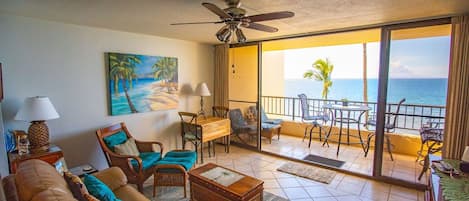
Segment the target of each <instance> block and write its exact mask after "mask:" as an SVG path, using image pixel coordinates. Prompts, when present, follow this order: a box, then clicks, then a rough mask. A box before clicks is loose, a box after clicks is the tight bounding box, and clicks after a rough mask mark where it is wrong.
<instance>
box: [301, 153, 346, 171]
mask: <svg viewBox="0 0 469 201" xmlns="http://www.w3.org/2000/svg"><path fill="white" fill-rule="evenodd" d="M303 160H305V161H311V162H315V163H320V164H323V165H327V166H331V167H336V168H340V167H342V165H344V164H345V161H339V160H334V159H330V158H325V157H322V156H318V155H314V154H308V155H307V156H305V157H304V158H303Z"/></svg>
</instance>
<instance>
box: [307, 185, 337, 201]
mask: <svg viewBox="0 0 469 201" xmlns="http://www.w3.org/2000/svg"><path fill="white" fill-rule="evenodd" d="M305 190H306V192H308V194H309V196H310V197H312V198H313V199H314V200H316V198H320V197H332V196H333V195H332V194H331V193H330V192H329V191H328V190H327V188H326V187H323V186H313V187H305Z"/></svg>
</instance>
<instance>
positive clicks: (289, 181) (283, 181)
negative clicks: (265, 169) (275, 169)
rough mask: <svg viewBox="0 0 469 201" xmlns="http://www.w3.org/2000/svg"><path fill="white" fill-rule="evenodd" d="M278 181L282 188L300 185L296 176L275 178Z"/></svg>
mask: <svg viewBox="0 0 469 201" xmlns="http://www.w3.org/2000/svg"><path fill="white" fill-rule="evenodd" d="M277 181H278V183H279V184H280V186H281V187H282V188H291V187H302V185H301V184H300V182H298V180H296V178H294V177H291V178H279V179H277Z"/></svg>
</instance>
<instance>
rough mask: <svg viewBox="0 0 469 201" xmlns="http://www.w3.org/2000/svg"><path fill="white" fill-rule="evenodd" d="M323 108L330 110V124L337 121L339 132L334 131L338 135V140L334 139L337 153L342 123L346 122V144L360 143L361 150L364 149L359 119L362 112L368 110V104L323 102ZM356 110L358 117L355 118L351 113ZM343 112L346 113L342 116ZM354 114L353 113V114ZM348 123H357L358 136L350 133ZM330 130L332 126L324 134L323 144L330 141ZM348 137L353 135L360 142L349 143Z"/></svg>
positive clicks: (340, 140)
mask: <svg viewBox="0 0 469 201" xmlns="http://www.w3.org/2000/svg"><path fill="white" fill-rule="evenodd" d="M323 108H324V109H327V110H329V111H330V113H331V116H332V124H331V126H332V125H336V123H339V133H335V134H336V135H339V140H338V141H336V142H337V144H338V145H337V155H339V151H340V145H341V144H342V133H343V131H342V127H343V124H344V123H345V124H347V133H346V134H347V145H350V144H361V146H362V148H363V151H365V142H363V139H362V136H361V133H360V120H361V118H362V116H363V114H365V112H366V111H368V110H370V107H368V106H365V105H347V106H344V105H342V104H325V105H324V106H323ZM356 112H358V113H359V115H358V118H355V117H351V114H352V113H356ZM344 113H347V114H346V116H344ZM354 116H355V115H354ZM350 124H357V130H358V136H357V135H350ZM331 131H332V127H331V129H329V132H328V133H327V135H326V139H325V140H324V143H323V144H322V145H323V146H324V145H325V144H326V143H328V141H332V140H330V139H329V138H330V136H331ZM350 137H355V138H358V139H359V140H360V142H355V143H351V142H350Z"/></svg>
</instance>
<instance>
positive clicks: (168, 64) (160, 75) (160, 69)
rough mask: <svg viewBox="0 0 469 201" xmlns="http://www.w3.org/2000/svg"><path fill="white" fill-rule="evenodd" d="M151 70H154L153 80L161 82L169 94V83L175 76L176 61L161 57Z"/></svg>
mask: <svg viewBox="0 0 469 201" xmlns="http://www.w3.org/2000/svg"><path fill="white" fill-rule="evenodd" d="M152 69H153V70H154V78H155V79H159V80H162V81H163V83H164V84H165V86H166V87H167V89H168V92H170V90H171V85H170V84H171V83H170V81H172V80H174V79H175V77H176V75H177V59H176V58H171V57H162V58H161V59H159V60H158V61H157V62H156V63H155V64H154V65H153V66H152Z"/></svg>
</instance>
